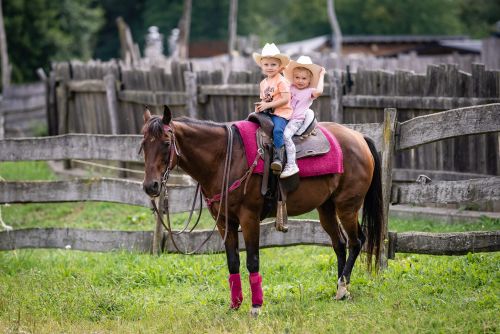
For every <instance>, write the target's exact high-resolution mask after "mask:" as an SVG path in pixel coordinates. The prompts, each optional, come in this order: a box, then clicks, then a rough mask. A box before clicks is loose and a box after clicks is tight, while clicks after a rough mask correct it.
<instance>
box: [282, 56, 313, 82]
mask: <svg viewBox="0 0 500 334" xmlns="http://www.w3.org/2000/svg"><path fill="white" fill-rule="evenodd" d="M297 67H304V68H307V69H308V70H309V71H311V73H312V78H311V83H310V85H309V87H317V86H318V81H319V74H320V73H321V69H322V67H321V66H319V65H316V64H313V62H312V60H311V58H310V57H308V56H300V57H299V59H297V61H294V60H292V61H290V64H288V66H287V67H286V68H285V71H284V74H285V78H287V80H288V81H289V82H290V83H293V70H294V69H295V68H297Z"/></svg>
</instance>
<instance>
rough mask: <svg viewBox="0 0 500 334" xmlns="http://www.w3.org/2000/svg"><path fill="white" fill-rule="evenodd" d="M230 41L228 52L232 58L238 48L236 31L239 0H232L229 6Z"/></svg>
mask: <svg viewBox="0 0 500 334" xmlns="http://www.w3.org/2000/svg"><path fill="white" fill-rule="evenodd" d="M228 21H229V24H228V26H229V27H228V32H229V41H228V43H227V44H228V45H227V51H228V53H229V56H230V57H232V55H233V53H234V50H235V46H236V31H237V27H238V23H237V22H238V0H231V2H230V4H229V20H228Z"/></svg>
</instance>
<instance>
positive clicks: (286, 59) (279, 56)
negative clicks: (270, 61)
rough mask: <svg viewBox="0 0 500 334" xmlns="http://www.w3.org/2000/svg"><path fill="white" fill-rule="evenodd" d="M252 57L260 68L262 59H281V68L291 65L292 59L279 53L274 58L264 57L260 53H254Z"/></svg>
mask: <svg viewBox="0 0 500 334" xmlns="http://www.w3.org/2000/svg"><path fill="white" fill-rule="evenodd" d="M252 56H253V60H255V62H256V63H257V65H259V66H260V61H261V60H262V58H276V59H279V60H280V62H281V66H287V65H288V64H289V63H290V57H288V56H287V55H286V54H283V53H278V54H275V55H272V56H263V55H261V54H260V53H257V52H254V53H253V54H252Z"/></svg>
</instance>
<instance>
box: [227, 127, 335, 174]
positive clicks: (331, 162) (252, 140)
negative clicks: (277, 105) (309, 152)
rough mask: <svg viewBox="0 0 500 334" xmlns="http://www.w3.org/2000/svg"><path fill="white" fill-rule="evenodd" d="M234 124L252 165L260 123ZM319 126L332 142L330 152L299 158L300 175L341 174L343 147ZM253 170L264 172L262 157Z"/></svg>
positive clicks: (255, 153)
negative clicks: (256, 133)
mask: <svg viewBox="0 0 500 334" xmlns="http://www.w3.org/2000/svg"><path fill="white" fill-rule="evenodd" d="M234 126H236V128H237V129H238V131H239V132H240V135H241V138H242V139H243V145H244V146H245V154H246V157H247V163H248V166H249V167H250V165H251V164H252V162H253V161H254V160H255V156H256V155H257V138H256V135H255V132H256V131H257V128H258V127H259V125H258V124H256V123H254V122H249V121H239V122H236V123H234ZM318 128H319V129H320V130H321V131H322V132H323V133H324V134H325V136H326V138H328V141H329V142H330V152H328V153H326V154H323V155H317V156H313V157H305V158H301V159H298V160H297V165H298V166H299V176H300V177H311V176H319V175H325V174H341V173H343V172H344V163H343V160H342V149H341V148H340V145H339V142H338V141H337V138H335V136H334V135H332V134H331V133H330V132H329V131H328V130H326V129H325V128H323V127H321V126H319V125H318ZM253 172H254V174H262V173H263V172H264V161H263V160H262V159H259V161H258V163H257V167H255V169H254V171H253Z"/></svg>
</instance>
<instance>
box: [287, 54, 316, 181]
mask: <svg viewBox="0 0 500 334" xmlns="http://www.w3.org/2000/svg"><path fill="white" fill-rule="evenodd" d="M285 77H286V79H288V81H290V82H291V83H292V85H291V87H290V93H291V106H292V110H293V113H292V117H291V119H290V120H289V122H288V124H287V125H286V127H285V131H284V133H283V139H284V142H285V149H286V157H287V163H286V165H285V168H284V169H283V172H282V173H281V175H280V178H286V177H289V176H292V175H294V174H295V173H298V172H299V167H298V166H297V163H296V161H295V145H294V143H293V141H292V137H293V135H294V134H295V133H301V130H302V132H303V129H301V127H302V125H303V124H304V121H305V119H306V118H309V117H308V116H309V115H311V116H312V118H314V112H313V111H312V110H311V109H309V108H310V107H311V104H312V103H313V101H314V99H316V98H317V97H318V96H320V95H321V94H323V86H324V77H325V69H324V68H323V67H321V66H319V65H316V64H313V62H312V61H311V58H309V57H308V56H300V57H299V59H297V61H293V60H292V61H291V62H290V63H289V64H288V66H287V67H286V69H285ZM307 123H309V122H307ZM304 130H305V129H304Z"/></svg>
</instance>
